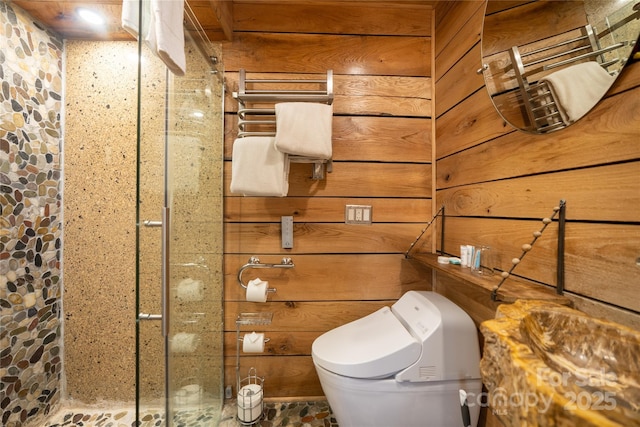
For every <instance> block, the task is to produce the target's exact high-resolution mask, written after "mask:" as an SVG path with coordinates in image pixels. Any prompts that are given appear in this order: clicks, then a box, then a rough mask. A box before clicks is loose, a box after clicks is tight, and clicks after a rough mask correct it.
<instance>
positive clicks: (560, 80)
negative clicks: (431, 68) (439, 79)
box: [478, 0, 640, 133]
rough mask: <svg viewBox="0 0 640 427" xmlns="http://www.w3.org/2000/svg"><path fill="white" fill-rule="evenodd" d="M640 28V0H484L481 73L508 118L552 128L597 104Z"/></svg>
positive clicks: (530, 128) (528, 126)
mask: <svg viewBox="0 0 640 427" xmlns="http://www.w3.org/2000/svg"><path fill="white" fill-rule="evenodd" d="M639 33H640V0H584V1H583V0H538V1H534V0H509V1H504V0H487V4H486V10H485V17H484V25H483V29H482V46H481V51H482V63H483V68H482V69H480V70H478V72H482V74H483V75H484V80H485V86H486V88H487V90H488V91H489V95H490V97H491V100H492V101H493V104H494V105H495V107H496V109H497V110H498V112H499V113H500V115H501V116H502V117H503V118H504V119H505V120H506V121H507V122H508V123H509V124H511V125H512V126H514V127H515V128H517V129H520V130H523V131H526V132H532V133H547V132H552V131H555V130H559V129H563V128H565V127H567V126H569V125H570V124H571V123H573V122H575V121H576V120H578V119H580V118H581V117H582V116H584V114H586V113H587V112H588V111H589V110H591V108H593V107H594V106H595V105H596V104H597V103H598V101H599V100H600V99H601V98H602V97H603V96H604V95H605V93H606V92H607V90H608V89H609V87H610V86H611V85H612V84H613V82H614V81H615V79H616V77H617V76H618V75H619V74H620V72H621V70H622V68H623V67H624V65H625V64H626V63H627V61H628V59H629V58H630V55H632V53H635V52H637V40H638V34H639Z"/></svg>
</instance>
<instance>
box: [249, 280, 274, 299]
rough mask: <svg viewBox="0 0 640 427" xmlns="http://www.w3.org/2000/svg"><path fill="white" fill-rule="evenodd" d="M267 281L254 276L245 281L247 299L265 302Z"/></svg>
mask: <svg viewBox="0 0 640 427" xmlns="http://www.w3.org/2000/svg"><path fill="white" fill-rule="evenodd" d="M268 287H269V282H265V281H263V280H260V278H255V279H253V280H250V281H249V283H247V301H251V302H266V301H267V288H268Z"/></svg>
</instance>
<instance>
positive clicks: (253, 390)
mask: <svg viewBox="0 0 640 427" xmlns="http://www.w3.org/2000/svg"><path fill="white" fill-rule="evenodd" d="M263 385H264V378H261V377H259V376H258V375H257V374H256V368H251V369H249V373H248V375H247V377H246V378H243V379H242V380H239V381H238V396H237V398H238V399H237V406H238V421H239V422H240V424H242V425H243V426H251V425H254V424H256V423H258V422H259V421H260V420H261V419H262V415H263V414H264V399H263V397H264V396H263Z"/></svg>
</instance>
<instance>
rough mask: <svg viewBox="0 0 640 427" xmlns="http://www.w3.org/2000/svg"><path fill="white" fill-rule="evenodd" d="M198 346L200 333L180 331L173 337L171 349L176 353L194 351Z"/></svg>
mask: <svg viewBox="0 0 640 427" xmlns="http://www.w3.org/2000/svg"><path fill="white" fill-rule="evenodd" d="M197 346H198V335H196V334H189V333H186V332H180V333H177V334H175V335H174V336H173V338H172V339H171V351H173V352H174V353H193V352H194V351H195V350H196V347H197Z"/></svg>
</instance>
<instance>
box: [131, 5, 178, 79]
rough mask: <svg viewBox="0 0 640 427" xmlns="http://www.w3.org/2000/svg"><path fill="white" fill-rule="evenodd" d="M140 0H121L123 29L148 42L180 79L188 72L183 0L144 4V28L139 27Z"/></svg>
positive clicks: (150, 47)
mask: <svg viewBox="0 0 640 427" xmlns="http://www.w3.org/2000/svg"><path fill="white" fill-rule="evenodd" d="M140 3H141V1H140V0H122V16H121V19H122V28H124V29H125V30H126V31H127V32H128V33H129V34H131V35H132V36H133V37H135V38H136V39H138V38H139V37H140V38H141V39H142V40H143V41H144V42H145V43H146V45H147V46H148V47H149V49H150V50H151V52H153V53H154V54H155V55H157V56H158V57H159V58H160V59H161V60H162V61H163V62H164V63H165V65H166V66H167V68H169V70H171V72H173V73H174V74H175V75H177V76H183V75H184V73H185V72H186V69H187V60H186V55H185V53H184V28H183V23H182V20H183V18H184V0H150V1H149V0H145V1H142V23H141V24H142V28H139V26H140V7H141V5H140Z"/></svg>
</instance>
